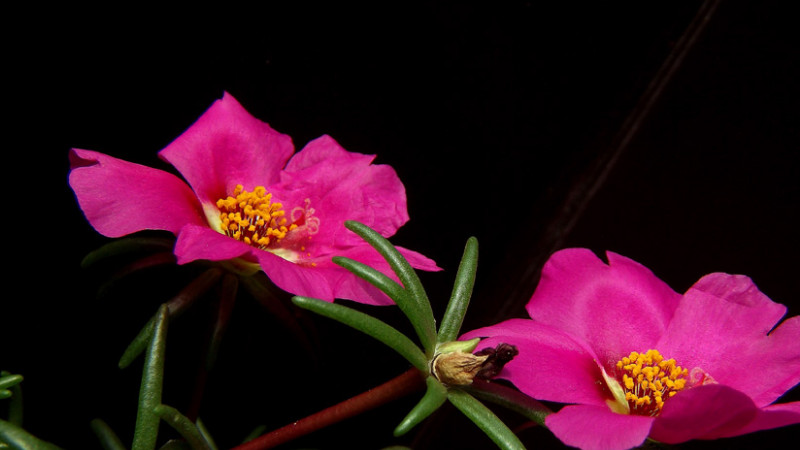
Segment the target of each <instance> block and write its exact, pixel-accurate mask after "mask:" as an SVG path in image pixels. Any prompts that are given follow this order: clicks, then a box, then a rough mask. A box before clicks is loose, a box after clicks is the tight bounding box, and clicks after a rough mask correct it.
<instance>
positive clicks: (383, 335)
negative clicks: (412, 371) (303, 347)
mask: <svg viewBox="0 0 800 450" xmlns="http://www.w3.org/2000/svg"><path fill="white" fill-rule="evenodd" d="M292 302H294V304H295V305H297V306H299V307H301V308H304V309H308V310H309V311H313V312H315V313H317V314H319V315H322V316H325V317H328V318H331V319H334V320H338V321H339V322H341V323H343V324H345V325H349V326H350V327H352V328H355V329H356V330H359V331H361V332H362V333H365V334H367V335H369V336H372V337H373V338H375V339H377V340H379V341H381V342H383V343H384V344H386V345H388V346H389V347H391V348H392V349H394V350H395V351H396V352H397V353H399V354H400V355H401V356H402V357H403V358H405V359H406V360H408V362H410V363H411V364H412V365H413V366H414V367H416V368H417V369H419V370H420V371H421V372H423V373H428V358H427V357H426V356H425V354H424V353H422V351H421V350H420V349H419V347H417V346H416V344H414V342H412V341H411V339H409V338H408V337H406V335H404V334H403V333H401V332H399V331H397V329H395V328H394V327H392V326H390V325H387V324H386V323H385V322H383V321H381V320H379V319H376V318H374V317H372V316H370V315H367V314H364V313H362V312H361V311H356V310H355V309H352V308H348V307H346V306H342V305H339V304H336V303H328V302H326V301H323V300H319V299H316V298H310V297H299V296H297V297H293V298H292Z"/></svg>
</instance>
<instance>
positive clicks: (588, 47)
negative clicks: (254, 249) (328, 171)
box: [0, 1, 800, 448]
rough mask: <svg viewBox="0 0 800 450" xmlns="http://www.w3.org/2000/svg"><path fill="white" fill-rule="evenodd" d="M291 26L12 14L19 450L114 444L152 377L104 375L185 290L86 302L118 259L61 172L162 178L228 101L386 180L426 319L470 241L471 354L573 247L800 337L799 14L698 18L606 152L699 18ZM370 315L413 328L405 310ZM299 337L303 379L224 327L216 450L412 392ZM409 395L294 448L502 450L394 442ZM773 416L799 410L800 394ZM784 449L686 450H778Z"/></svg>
mask: <svg viewBox="0 0 800 450" xmlns="http://www.w3.org/2000/svg"><path fill="white" fill-rule="evenodd" d="M282 3H283V2H281V3H266V4H264V5H261V6H259V8H258V9H250V8H248V7H245V6H239V7H226V8H224V9H219V8H213V9H212V8H209V9H207V10H200V9H198V8H199V7H198V6H197V5H194V6H193V7H192V10H191V11H181V12H180V13H167V12H165V11H160V10H155V9H154V10H145V9H138V10H137V9H134V8H133V7H131V9H130V10H127V11H120V12H114V13H112V12H107V11H102V10H96V9H89V8H87V9H85V10H80V9H69V10H67V9H64V10H47V11H24V12H22V11H20V12H18V13H17V12H12V13H10V14H9V16H8V20H9V21H10V22H13V24H12V26H11V27H10V28H9V29H8V30H7V33H8V36H7V38H6V39H5V41H6V42H5V46H6V47H7V48H8V49H9V52H8V54H7V59H6V61H5V63H4V72H6V74H7V75H10V79H9V80H8V81H6V83H5V88H6V89H5V100H6V102H5V106H6V110H7V114H6V115H7V119H6V120H4V125H3V126H4V128H5V132H4V136H6V137H10V138H11V139H10V141H9V140H6V143H5V154H6V155H9V156H10V157H11V159H10V160H7V161H6V163H5V164H6V166H5V167H6V176H5V177H4V185H5V186H6V189H5V192H6V202H7V203H6V204H7V205H8V206H9V208H8V209H7V213H6V214H7V218H8V219H7V222H6V230H7V232H6V236H7V238H8V239H9V241H8V244H7V245H6V248H7V252H6V255H7V256H6V258H7V265H6V266H5V267H6V269H5V270H4V280H5V284H6V286H7V288H6V290H5V294H4V295H3V300H2V308H0V321H1V322H0V327H1V328H0V339H2V340H1V341H0V368H2V369H4V370H10V371H12V372H14V373H21V374H23V375H24V376H25V381H24V383H23V389H24V391H25V398H26V401H25V407H26V419H25V420H26V422H25V426H26V428H27V429H28V430H30V431H31V432H33V433H34V434H36V435H38V436H40V437H42V438H44V439H47V440H50V441H52V442H54V443H57V444H59V445H61V446H64V447H65V448H99V446H98V444H97V443H96V440H95V439H94V438H93V436H92V435H91V432H90V431H89V426H88V423H89V421H90V420H91V419H92V418H94V417H102V418H103V419H105V420H106V421H107V422H109V424H110V425H111V426H112V427H113V428H114V429H115V430H117V432H118V433H119V434H120V435H121V436H122V438H123V440H124V441H126V442H129V440H130V436H131V434H132V427H133V421H134V418H135V409H136V395H137V389H138V380H139V376H140V374H141V373H140V370H141V363H140V362H139V363H137V364H134V366H132V367H130V368H128V369H126V370H124V371H120V370H119V369H117V368H116V361H117V359H118V357H119V356H120V355H121V352H122V350H123V349H124V348H125V346H126V345H127V343H128V342H129V340H130V339H131V338H132V337H133V335H134V334H135V333H136V332H137V331H138V329H139V328H140V327H141V326H142V325H143V324H144V322H145V321H146V320H147V318H148V317H149V316H151V315H152V314H153V313H154V312H155V310H156V309H157V306H158V305H159V304H160V303H161V302H163V301H165V300H167V299H168V298H169V297H170V296H171V295H173V294H174V292H175V291H176V290H177V289H179V288H180V286H182V285H183V284H185V283H186V281H188V280H189V279H191V276H192V275H194V274H195V273H194V272H193V271H192V269H191V268H188V267H184V268H174V267H173V268H168V269H166V270H162V271H156V272H154V273H149V274H144V275H141V276H139V277H134V278H133V279H132V280H131V281H129V282H128V283H127V284H124V285H123V287H121V288H118V289H116V290H114V291H111V292H109V293H108V294H107V295H106V296H104V297H101V298H98V297H97V295H96V293H97V290H98V288H99V286H100V284H101V282H102V281H103V280H102V278H101V277H100V276H99V275H98V273H96V272H89V273H87V272H86V271H83V270H81V269H80V268H79V264H80V260H81V258H82V257H83V256H84V255H85V254H86V253H87V252H88V251H90V250H92V249H94V248H96V247H97V246H99V245H101V244H103V243H105V242H106V239H104V238H102V237H101V236H99V235H97V234H96V233H95V232H94V230H92V229H91V227H90V226H89V225H88V223H87V222H86V221H85V219H84V218H83V215H82V213H81V212H80V210H79V208H78V207H77V204H76V202H75V200H74V197H73V195H72V192H71V191H70V189H69V187H68V185H67V182H66V179H67V173H68V169H69V168H68V162H67V151H68V149H69V148H70V147H79V148H87V149H92V150H97V151H101V152H104V153H107V154H110V155H113V156H116V157H120V158H123V159H127V160H131V161H135V162H138V163H142V164H145V165H149V166H155V167H159V168H163V169H166V170H169V168H168V167H167V166H166V165H165V164H163V163H162V162H160V161H159V160H158V159H157V157H156V153H157V152H158V150H160V149H161V148H163V147H164V146H165V145H166V144H168V143H169V142H170V141H171V140H172V139H173V138H174V137H176V136H177V135H178V134H180V133H181V132H182V131H183V130H184V129H186V128H187V127H188V126H189V125H191V123H192V122H193V121H194V120H195V119H196V118H197V117H199V116H200V115H201V114H202V113H203V111H205V109H206V108H207V107H208V106H209V105H210V104H211V103H212V102H213V101H214V100H215V99H217V98H220V97H221V96H222V93H223V92H224V91H228V92H230V93H231V94H232V95H234V97H236V98H237V99H238V100H239V101H240V102H241V103H242V104H243V105H244V107H245V108H247V109H248V110H249V111H250V113H252V114H253V115H254V116H256V117H258V118H260V119H262V120H264V121H266V122H269V123H270V125H272V126H273V127H274V128H275V129H277V130H278V131H281V132H283V133H287V134H289V135H290V136H292V138H293V139H294V143H295V146H296V148H297V149H298V150H299V149H300V148H302V146H303V145H304V144H305V143H306V142H308V141H309V140H311V139H313V138H315V137H317V136H319V135H321V134H329V135H331V136H333V137H334V138H335V139H336V140H337V141H339V143H341V144H342V145H343V146H344V147H345V148H347V149H348V150H350V151H355V152H361V153H370V154H377V155H378V157H377V160H376V162H377V163H383V164H390V165H392V166H393V167H395V169H396V170H397V171H398V173H399V175H400V177H401V179H402V180H403V181H404V183H405V185H406V189H407V194H408V201H409V212H410V215H411V221H410V222H409V223H408V224H407V225H406V226H404V227H403V228H402V229H401V230H400V231H399V232H398V233H397V235H396V236H395V237H394V238H392V240H393V242H394V243H396V244H398V245H403V246H406V247H409V248H413V249H415V250H418V251H420V252H422V253H424V254H425V255H428V256H430V257H432V258H434V259H435V260H436V261H437V262H438V263H439V265H440V266H441V267H443V268H444V269H445V270H444V272H441V273H436V274H422V275H421V276H422V280H423V283H424V284H425V286H426V288H427V289H428V293H429V295H430V297H431V299H432V301H433V306H434V310H435V312H436V313H437V314H438V315H439V316H441V313H442V312H443V309H444V306H445V302H446V299H447V298H448V297H449V292H450V288H451V283H452V278H453V276H454V274H455V269H456V267H457V264H458V260H459V259H460V256H461V252H462V249H463V245H464V242H465V241H466V239H467V238H468V237H469V236H473V235H474V236H477V237H478V239H479V242H480V246H481V248H480V251H481V258H480V267H479V271H478V281H477V284H476V289H475V295H474V297H473V303H472V306H471V309H470V311H469V312H468V314H467V319H466V322H465V329H470V328H474V327H477V326H482V325H487V324H490V323H495V322H497V321H499V320H502V319H505V318H509V317H523V316H524V314H523V309H522V308H523V306H524V304H525V302H526V301H527V299H528V298H529V297H530V295H531V293H532V292H533V288H534V287H535V284H536V276H537V273H538V271H539V269H540V267H541V263H542V262H543V261H544V259H545V258H546V256H547V255H549V254H550V253H551V252H552V251H554V250H556V249H558V248H564V247H572V246H582V247H588V248H591V249H593V250H595V251H596V252H598V253H602V252H604V251H605V250H611V251H614V252H617V253H621V254H623V255H626V256H628V257H631V258H633V259H635V260H637V261H639V262H641V263H643V264H644V265H646V266H648V267H649V268H651V269H652V270H653V271H654V272H655V274H656V275H657V276H659V277H661V278H662V279H664V280H665V281H666V282H667V283H669V284H670V286H672V287H673V288H674V289H675V290H676V291H679V292H682V291H685V290H686V289H687V288H688V287H689V286H691V284H692V283H693V282H694V281H695V280H697V279H698V278H700V277H701V276H702V275H704V274H706V273H710V272H715V271H722V272H729V273H743V274H747V275H749V276H750V277H752V278H753V279H754V281H755V282H756V283H757V284H758V286H759V287H760V288H761V290H762V291H763V292H765V293H766V294H767V295H768V296H770V298H772V299H773V300H775V301H777V302H781V303H784V304H786V305H788V306H789V315H790V316H791V315H797V314H800V304H799V303H798V299H799V298H800V283H798V281H797V273H798V271H800V266H799V265H798V258H797V256H796V255H798V253H799V252H800V242H799V241H798V238H797V234H796V230H798V229H799V228H800V214H799V212H800V206H799V205H800V181H798V180H800V168H798V167H799V166H798V163H800V158H798V153H800V152H798V148H799V147H798V145H800V135H798V134H799V133H798V129H797V124H798V114H797V111H798V107H800V102H798V100H800V97H799V96H798V89H797V87H796V81H797V79H798V76H799V75H800V64H799V63H800V59H799V58H798V51H797V28H796V23H795V22H796V20H794V19H793V18H794V16H793V15H791V14H789V7H788V6H786V5H784V4H782V3H780V2H767V3H763V2H758V3H755V2H744V1H732V2H724V4H722V5H720V6H718V7H717V8H716V9H713V11H712V12H711V14H710V19H709V21H708V23H707V26H706V27H705V28H704V29H703V30H702V33H701V34H700V36H699V38H698V39H697V40H696V42H694V44H693V45H692V46H691V48H690V50H689V51H688V53H687V54H686V57H685V59H684V60H683V61H682V63H681V64H680V65H679V66H678V67H677V70H676V71H675V72H674V74H673V75H672V76H670V77H669V78H668V83H667V84H666V86H665V88H664V89H663V91H661V93H660V95H659V96H657V98H656V99H655V100H656V101H655V103H654V104H653V106H652V108H651V109H649V110H648V111H646V112H647V114H645V115H639V116H637V117H640V118H642V119H643V120H642V121H641V122H640V126H639V127H638V128H636V129H635V133H633V134H632V139H631V140H630V141H629V143H628V145H625V146H623V147H619V146H618V145H617V144H618V142H619V136H620V132H621V130H622V131H624V130H626V129H627V128H625V126H624V124H625V123H626V118H628V117H629V116H630V114H631V112H632V111H634V110H635V108H636V105H637V104H638V103H637V102H639V101H640V99H641V97H642V95H643V94H644V93H645V92H647V87H648V83H650V82H651V80H653V79H654V77H656V75H657V74H658V73H659V72H658V71H659V67H661V66H662V65H663V64H664V62H665V61H667V60H668V58H669V55H670V52H671V51H672V50H673V49H674V48H675V47H676V45H677V44H678V43H679V42H681V36H682V35H684V34H685V33H686V32H687V29H689V28H690V23H692V20H693V18H694V17H695V15H696V13H697V11H698V10H700V9H701V6H702V5H703V3H702V2H699V1H687V2H667V1H657V2H647V3H646V4H642V3H641V2H613V3H612V2H603V4H602V5H596V4H594V5H592V6H587V5H586V4H577V3H571V2H569V3H558V4H557V5H554V4H553V3H556V2H547V3H543V2H522V1H508V2H469V3H456V2H441V3H440V2H436V3H421V2H420V3H415V2H402V3H396V4H384V5H383V6H381V7H375V6H365V5H354V4H353V5H351V4H347V5H339V4H337V5H325V4H312V3H307V2H301V3H296V4H294V5H295V6H286V5H284V4H282ZM197 13H200V14H199V16H202V20H200V19H196V18H195V17H194V15H195V14H197ZM45 16H46V17H45ZM620 149H621V151H618V150H620ZM615 156H616V157H615ZM594 188H597V189H596V191H595V190H594ZM593 192H596V194H595V195H591V194H592V193H593ZM206 303H209V302H205V303H204V302H203V301H201V302H199V303H198V305H197V307H196V308H194V310H193V311H191V312H190V313H188V314H187V315H186V316H185V318H181V319H180V320H179V321H176V322H175V323H174V324H173V326H172V327H171V329H170V330H171V331H170V340H169V343H168V356H167V357H168V359H167V369H166V370H167V381H166V383H167V384H166V388H165V402H166V403H169V404H171V405H173V406H176V407H179V408H181V407H184V406H185V404H186V403H187V401H188V396H189V392H190V390H191V385H192V382H193V381H192V373H193V369H194V367H195V365H196V364H197V361H198V359H199V354H198V353H197V352H198V347H200V346H201V344H202V342H203V330H204V326H205V320H206V313H207V312H208V310H207V309H208V308H207V306H203V305H205V304H206ZM360 308H362V309H363V310H366V311H368V312H370V313H374V314H376V315H378V316H379V317H381V318H383V319H385V320H387V321H390V322H391V323H393V324H396V325H397V326H398V327H399V328H401V329H405V328H404V327H405V326H406V325H404V322H403V320H402V317H401V316H400V315H399V313H398V312H397V311H396V309H394V308H377V310H376V309H375V308H368V307H360ZM311 320H312V321H313V322H314V323H315V324H316V327H317V332H318V336H319V337H320V340H321V344H320V349H319V350H320V354H319V358H320V359H319V360H318V361H316V362H314V361H311V360H310V359H309V357H308V355H307V354H306V353H305V352H304V351H302V350H300V349H298V348H297V344H296V342H295V341H293V339H292V338H291V336H289V335H287V333H286V332H285V329H283V328H282V327H281V324H280V323H276V322H275V321H274V320H272V319H271V318H270V317H269V316H268V315H267V314H266V313H265V312H264V311H263V310H262V309H260V307H259V306H258V304H257V303H255V302H254V301H252V299H249V298H246V297H245V298H242V299H241V300H240V301H239V302H238V303H237V305H236V308H235V310H234V315H233V318H232V321H231V323H230V329H229V333H228V335H227V336H226V339H225V341H224V343H223V347H222V353H221V356H220V361H219V365H218V367H217V369H215V371H214V372H212V375H211V378H210V380H209V385H208V394H207V396H206V399H205V403H204V406H203V410H202V412H201V416H202V417H203V418H204V420H205V422H206V424H207V425H208V427H209V428H210V429H211V431H212V433H213V434H214V436H215V438H216V439H217V443H218V444H219V445H220V446H221V447H230V446H233V445H235V444H236V443H237V442H238V441H239V440H240V439H241V438H242V437H243V436H244V435H246V434H247V433H248V432H249V431H250V430H251V429H252V428H254V427H255V426H257V425H260V424H266V425H267V426H268V427H269V428H276V427H278V426H281V425H284V424H286V423H289V422H291V421H293V420H296V419H297V418H300V417H302V416H304V415H306V414H308V413H311V412H314V411H316V410H318V409H320V408H322V407H325V406H328V405H331V404H333V403H335V402H337V401H340V400H343V399H345V398H347V397H349V396H351V395H354V394H356V393H359V392H361V391H363V390H365V389H366V388H368V387H371V386H374V385H377V384H379V383H381V382H383V381H386V380H388V379H389V378H391V377H393V376H395V375H397V374H399V373H401V372H402V371H403V370H405V368H406V367H407V365H406V363H405V362H404V361H402V360H401V359H400V358H399V357H397V356H396V355H394V354H393V353H391V352H390V351H388V350H385V349H384V348H383V347H382V346H381V345H380V344H377V343H374V342H371V341H369V340H368V339H367V338H362V337H361V336H359V335H357V334H356V333H354V332H350V331H349V330H347V329H345V328H344V327H342V326H339V325H338V324H332V323H330V322H329V321H326V320H324V319H319V318H311ZM742 370H758V368H753V367H742ZM417 397H418V394H415V395H412V396H410V397H409V398H407V399H403V400H400V401H397V402H395V403H394V404H392V405H389V406H385V407H382V408H379V409H378V410H376V411H375V412H373V413H370V414H368V415H366V416H362V417H358V418H354V419H350V420H348V421H347V422H345V423H343V424H341V425H339V426H337V427H334V428H332V429H330V430H325V431H322V432H319V433H316V434H314V435H311V436H309V437H307V438H305V439H303V440H301V441H298V442H296V443H293V444H291V445H288V446H287V448H302V447H317V448H343V447H346V448H380V447H382V446H387V445H391V444H405V445H413V446H414V448H443V447H448V448H492V444H491V442H489V441H488V439H486V438H485V437H483V436H482V435H481V434H480V432H479V431H477V430H476V429H475V427H474V426H472V425H471V424H470V423H469V422H467V421H466V419H464V418H463V417H461V416H460V415H459V414H457V413H456V412H454V411H453V410H451V409H449V408H444V409H443V410H442V412H441V413H439V414H437V415H436V416H435V417H434V418H433V419H432V420H430V421H428V422H427V423H426V424H425V425H423V426H422V427H420V430H419V431H418V432H415V433H411V435H410V436H407V437H405V438H401V439H394V438H392V437H391V430H392V429H393V427H394V426H395V425H396V424H397V423H398V422H399V421H400V419H402V417H403V416H404V415H405V413H406V411H408V409H409V408H411V407H412V406H413V404H414V403H415V402H416V399H417ZM787 399H794V400H797V399H798V394H797V389H795V390H794V391H792V392H791V393H790V394H788V395H787ZM501 414H503V413H502V412H501ZM504 417H507V418H508V420H509V423H510V424H512V425H517V424H519V423H521V421H520V420H519V418H517V417H514V416H505V415H504ZM166 429H167V428H166V427H162V430H166ZM164 433H165V435H166V434H167V433H168V431H164ZM797 433H798V428H797V426H794V427H790V428H785V429H780V430H773V431H768V432H761V433H756V434H754V435H750V436H745V437H742V438H736V439H728V440H722V441H717V442H698V443H690V444H687V445H686V446H685V447H690V448H694V447H697V448H705V447H717V448H734V447H741V448H747V447H752V446H761V447H764V446H767V447H769V446H770V445H777V443H778V442H780V441H781V440H782V439H790V438H792V437H794V438H796V437H797ZM520 436H521V438H522V439H523V440H524V442H525V443H526V445H528V446H529V447H530V448H534V447H537V446H538V447H554V448H558V447H559V445H560V444H559V443H558V442H557V441H556V440H555V439H554V438H553V437H552V436H551V435H550V433H549V432H547V431H546V430H541V429H528V430H525V431H522V432H521V434H520ZM415 439H416V440H415Z"/></svg>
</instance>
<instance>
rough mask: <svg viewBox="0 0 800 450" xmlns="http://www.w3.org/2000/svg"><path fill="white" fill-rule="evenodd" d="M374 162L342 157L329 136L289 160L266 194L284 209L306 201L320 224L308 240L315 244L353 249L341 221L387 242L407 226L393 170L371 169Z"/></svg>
mask: <svg viewBox="0 0 800 450" xmlns="http://www.w3.org/2000/svg"><path fill="white" fill-rule="evenodd" d="M374 158H375V156H374V155H363V154H360V153H353V152H348V151H347V150H345V149H344V148H342V147H341V146H340V145H339V144H338V143H337V142H336V141H335V140H333V138H331V137H330V136H322V137H320V138H317V139H315V140H313V141H311V142H309V143H308V145H306V146H305V148H303V150H301V151H299V152H298V153H297V154H296V155H294V157H292V159H291V160H290V161H289V163H288V164H287V166H286V170H285V171H284V172H283V173H281V183H280V184H279V185H277V186H272V187H271V189H273V190H274V191H275V192H276V195H278V196H279V198H280V199H281V200H282V201H283V202H284V207H287V208H289V209H291V207H294V206H299V205H303V203H304V202H305V199H306V198H308V199H309V200H310V206H311V207H312V208H314V209H315V210H316V212H315V215H316V216H317V217H319V219H320V221H321V224H320V231H319V233H318V234H317V235H315V236H314V239H316V240H317V241H318V243H319V245H323V244H324V245H327V246H329V247H346V246H349V245H357V244H359V243H360V242H361V240H360V238H359V237H358V236H356V235H355V234H354V233H351V232H350V231H348V230H347V229H345V228H344V222H345V220H355V221H358V222H361V223H363V224H365V225H367V226H369V227H370V228H372V229H374V230H375V231H377V232H378V233H380V234H381V235H382V236H384V237H388V236H391V235H393V234H394V233H395V232H396V231H397V229H398V228H399V227H400V226H402V225H403V224H404V223H406V222H407V221H408V212H407V209H406V193H405V188H404V187H403V184H402V182H401V181H400V179H399V178H398V176H397V173H395V171H394V169H392V168H391V167H390V166H386V165H373V164H371V163H372V160H373V159H374ZM289 205H292V206H289Z"/></svg>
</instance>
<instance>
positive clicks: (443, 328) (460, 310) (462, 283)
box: [436, 237, 478, 344]
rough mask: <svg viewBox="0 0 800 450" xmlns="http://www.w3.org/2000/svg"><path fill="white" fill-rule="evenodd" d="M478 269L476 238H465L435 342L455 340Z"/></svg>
mask: <svg viewBox="0 0 800 450" xmlns="http://www.w3.org/2000/svg"><path fill="white" fill-rule="evenodd" d="M477 270H478V239H476V238H475V237H471V238H469V239H467V243H466V245H465V246H464V255H463V256H462V257H461V263H459V265H458V272H456V279H455V281H454V282H453V293H452V294H451V296H450V301H449V302H448V303H447V309H446V310H445V312H444V317H442V324H441V325H440V326H439V334H438V337H437V339H436V340H437V342H438V343H439V344H441V343H444V342H450V341H455V340H456V339H458V333H459V331H460V330H461V324H462V323H463V322H464V315H466V313H467V307H468V306H469V301H470V299H471V298H472V288H473V287H474V286H475V274H476V272H477Z"/></svg>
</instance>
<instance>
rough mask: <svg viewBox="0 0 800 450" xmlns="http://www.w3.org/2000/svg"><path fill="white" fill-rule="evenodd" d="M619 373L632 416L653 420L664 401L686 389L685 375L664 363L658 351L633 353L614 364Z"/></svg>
mask: <svg viewBox="0 0 800 450" xmlns="http://www.w3.org/2000/svg"><path fill="white" fill-rule="evenodd" d="M617 370H620V371H622V385H623V386H624V388H625V399H626V400H627V401H628V405H629V406H630V408H631V412H632V413H634V414H642V415H650V416H656V415H658V413H660V412H661V409H662V408H663V407H664V400H665V399H667V398H669V397H672V396H673V395H675V394H676V393H677V392H678V391H680V390H681V389H683V388H684V387H685V386H686V376H687V375H688V371H687V370H686V369H683V368H681V367H680V366H679V365H677V364H676V363H675V360H674V359H664V357H663V356H661V353H659V352H658V350H648V351H647V352H646V353H638V352H632V353H631V354H630V356H627V357H625V358H622V360H621V361H619V362H617Z"/></svg>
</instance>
